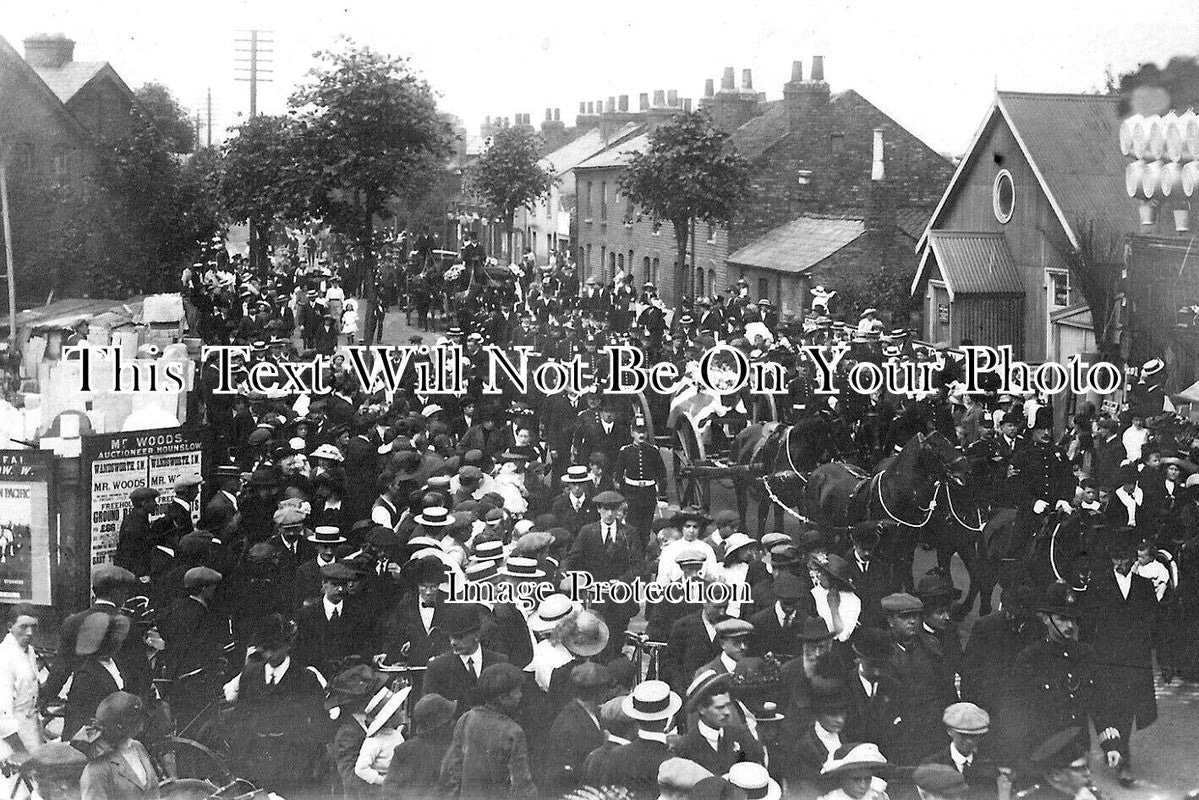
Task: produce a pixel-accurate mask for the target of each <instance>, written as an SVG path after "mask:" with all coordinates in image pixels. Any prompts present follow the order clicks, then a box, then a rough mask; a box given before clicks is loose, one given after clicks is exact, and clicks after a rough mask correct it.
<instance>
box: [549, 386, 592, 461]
mask: <svg viewBox="0 0 1199 800" xmlns="http://www.w3.org/2000/svg"><path fill="white" fill-rule="evenodd" d="M582 410H583V400H582V397H581V396H580V395H577V394H575V393H573V392H559V393H558V394H555V395H550V396H549V397H547V398H546V400H545V404H544V405H543V406H542V409H541V431H542V436H541V438H542V439H543V440H545V443H546V447H547V449H548V450H549V452H550V455H551V456H553V459H554V477H560V476H561V475H562V474H564V473H565V472H566V467H567V466H568V465H569V464H570V463H571V461H570V450H571V443H572V442H573V441H574V438H575V434H576V432H577V428H578V421H579V412H581V411H582Z"/></svg>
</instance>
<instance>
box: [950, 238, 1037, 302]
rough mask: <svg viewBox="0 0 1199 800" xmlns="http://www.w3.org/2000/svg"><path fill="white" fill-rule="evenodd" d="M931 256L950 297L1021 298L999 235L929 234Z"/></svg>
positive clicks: (1009, 256)
mask: <svg viewBox="0 0 1199 800" xmlns="http://www.w3.org/2000/svg"><path fill="white" fill-rule="evenodd" d="M931 242H932V251H933V255H934V256H935V257H936V259H937V266H938V267H940V269H941V277H942V278H944V279H945V283H946V284H948V285H949V291H950V293H951V294H952V295H955V296H956V295H959V294H1024V284H1023V283H1022V282H1021V281H1020V274H1019V273H1018V272H1016V262H1015V261H1014V260H1013V259H1012V251H1011V250H1009V249H1008V246H1007V239H1005V238H1004V236H1003V234H1002V233H974V232H968V231H933V232H932V235H931Z"/></svg>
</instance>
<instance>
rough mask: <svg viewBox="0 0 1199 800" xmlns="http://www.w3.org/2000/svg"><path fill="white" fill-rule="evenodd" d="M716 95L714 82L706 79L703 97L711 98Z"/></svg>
mask: <svg viewBox="0 0 1199 800" xmlns="http://www.w3.org/2000/svg"><path fill="white" fill-rule="evenodd" d="M714 94H716V81H714V80H712V79H711V78H708V79H707V80H705V81H704V97H711V96H712V95H714Z"/></svg>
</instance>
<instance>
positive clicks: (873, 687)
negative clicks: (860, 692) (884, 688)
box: [866, 683, 878, 698]
mask: <svg viewBox="0 0 1199 800" xmlns="http://www.w3.org/2000/svg"><path fill="white" fill-rule="evenodd" d="M877 691H878V684H877V683H871V684H870V688H868V689H867V690H866V696H867V697H869V698H873V697H874V693H875V692H877Z"/></svg>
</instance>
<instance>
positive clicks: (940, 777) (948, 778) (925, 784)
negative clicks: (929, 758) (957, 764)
mask: <svg viewBox="0 0 1199 800" xmlns="http://www.w3.org/2000/svg"><path fill="white" fill-rule="evenodd" d="M912 782H913V783H915V784H916V785H917V786H919V787H920V789H921V790H923V791H924V792H925V793H927V794H931V795H933V796H935V797H961V796H962V795H964V794H965V793H966V791H967V789H968V788H969V787H968V786H967V785H966V779H965V778H963V777H962V774H961V773H960V772H958V771H957V770H956V769H954V768H953V767H951V766H950V765H948V764H921V765H920V766H918V767H916V771H915V772H913V773H912Z"/></svg>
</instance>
